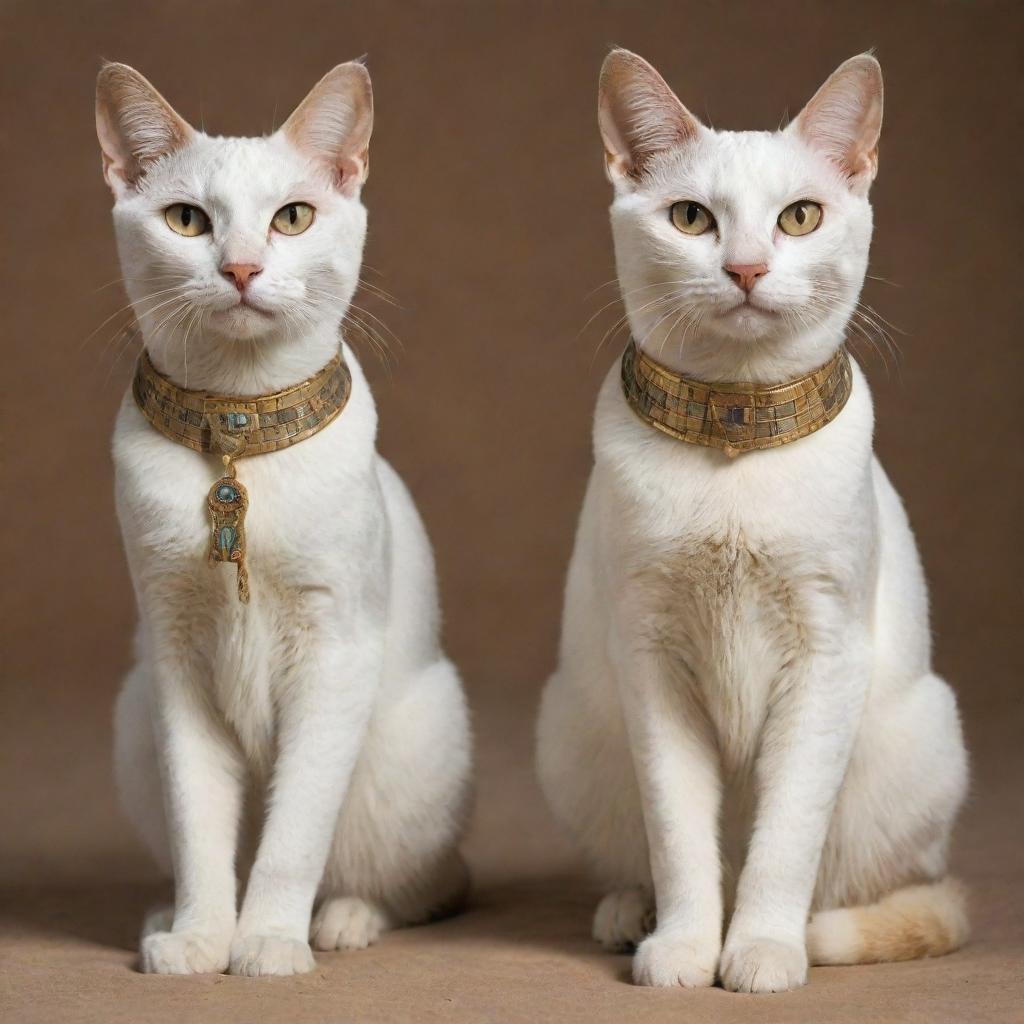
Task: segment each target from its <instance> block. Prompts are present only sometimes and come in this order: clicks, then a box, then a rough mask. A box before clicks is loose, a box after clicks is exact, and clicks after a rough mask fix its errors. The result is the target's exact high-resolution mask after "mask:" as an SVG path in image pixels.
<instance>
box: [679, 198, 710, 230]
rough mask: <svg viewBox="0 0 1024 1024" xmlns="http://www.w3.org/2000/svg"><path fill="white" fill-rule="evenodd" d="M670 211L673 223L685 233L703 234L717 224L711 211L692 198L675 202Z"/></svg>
mask: <svg viewBox="0 0 1024 1024" xmlns="http://www.w3.org/2000/svg"><path fill="white" fill-rule="evenodd" d="M669 213H670V215H671V217H672V223H673V224H674V225H675V226H676V227H677V228H678V229H679V230H680V231H682V233H683V234H684V235H703V234H704V232H705V231H710V230H711V228H713V227H714V226H715V218H714V217H712V216H711V211H710V210H707V209H705V208H704V207H703V206H701V205H700V203H695V202H694V201H693V200H692V199H684V200H682V201H681V202H678V203H673V204H672V209H671V210H670V211H669Z"/></svg>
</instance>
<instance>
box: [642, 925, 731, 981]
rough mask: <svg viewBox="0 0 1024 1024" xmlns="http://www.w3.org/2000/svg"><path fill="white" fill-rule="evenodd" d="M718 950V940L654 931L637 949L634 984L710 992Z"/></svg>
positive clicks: (716, 965)
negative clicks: (700, 989)
mask: <svg viewBox="0 0 1024 1024" xmlns="http://www.w3.org/2000/svg"><path fill="white" fill-rule="evenodd" d="M719 948H720V946H719V943H718V941H717V940H715V939H707V938H701V937H700V936H698V935H692V934H685V933H682V934H680V933H678V932H674V933H673V932H664V933H663V932H660V931H657V930H655V931H654V932H652V933H651V934H650V935H648V936H647V938H646V939H644V941H643V942H641V943H640V945H639V946H637V949H636V956H634V957H633V981H634V982H635V983H636V984H637V985H651V986H656V987H661V988H665V987H671V986H676V985H679V986H682V987H683V988H707V987H708V986H709V985H713V984H714V983H715V970H716V968H717V967H718V952H719Z"/></svg>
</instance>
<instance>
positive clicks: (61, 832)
mask: <svg viewBox="0 0 1024 1024" xmlns="http://www.w3.org/2000/svg"><path fill="white" fill-rule="evenodd" d="M104 710H105V709H103V708H101V707H95V708H93V709H92V710H90V711H87V712H83V713H82V715H81V716H80V730H79V731H78V732H77V733H76V734H74V735H73V736H70V737H69V736H64V738H63V740H62V748H61V749H60V750H57V751H54V750H48V749H47V743H46V740H47V729H46V726H45V723H43V722H42V718H43V715H44V713H45V712H44V711H42V710H41V711H40V713H39V716H38V718H37V720H36V721H34V722H33V721H32V720H31V719H28V720H26V721H25V725H26V729H25V730H23V731H22V732H21V733H20V735H19V736H17V737H14V738H13V739H12V742H11V743H10V744H8V747H7V749H6V753H7V754H8V755H9V756H10V761H11V765H10V766H11V768H12V769H13V778H14V783H13V784H11V782H10V779H11V776H8V777H7V778H8V784H7V785H6V786H5V787H4V797H5V798H6V800H5V802H6V810H7V812H8V813H7V815H5V827H4V833H3V834H4V848H3V853H4V858H5V863H4V864H3V865H2V866H3V868H4V877H5V878H8V879H14V880H16V882H17V884H11V883H8V884H7V886H6V887H5V888H4V890H3V891H2V892H0V1019H2V1020H3V1021H5V1022H8V1021H9V1022H12V1024H32V1022H36V1021H38V1022H47V1024H49V1022H60V1024H74V1022H78V1021H81V1022H88V1024H121V1022H125V1024H142V1022H146V1024H150V1022H163V1021H167V1022H175V1024H178V1022H183V1021H184V1022H188V1024H205V1022H210V1024H214V1022H216V1024H221V1022H225V1021H236V1020H237V1021H249V1020H259V1021H266V1022H269V1024H278V1022H281V1024H299V1022H305V1021H331V1022H348V1021H351V1022H358V1024H372V1022H377V1021H380V1022H388V1024H392V1022H405V1021H415V1022H431V1021H446V1022H467V1024H485V1022H492V1021H493V1022H519V1021H522V1022H524V1024H526V1022H529V1024H533V1022H542V1021H554V1022H570V1021H581V1022H582V1021H586V1022H588V1024H596V1022H601V1021H609V1022H612V1021H614V1022H616V1024H621V1022H623V1021H626V1022H631V1021H643V1022H644V1024H658V1022H661V1021H665V1022H666V1024H667V1022H672V1024H682V1022H684V1021H700V1022H703V1021H721V1022H723V1024H729V1022H733V1021H737V1022H738V1021H758V1022H768V1024H784V1022H787V1021H803V1022H806V1021H814V1022H823V1024H824V1022H855V1021H865V1022H868V1021H870V1022H872V1024H875V1022H880V1021H881V1022H897V1021H898V1022H920V1024H942V1022H954V1021H955V1022H964V1024H967V1022H970V1024H981V1022H988V1021H991V1022H1002V1024H1009V1022H1019V1021H1024V927H1022V909H1024V908H1022V899H1021V894H1022V893H1024V857H1022V854H1021V850H1022V843H1021V840H1022V838H1024V837H1022V828H1021V822H1022V820H1024V800H1022V797H1021V792H1020V787H1019V784H1018V782H1017V780H1019V779H1020V778H1021V777H1022V775H1024V752H1022V751H1021V750H1020V749H1019V747H1018V748H1017V749H1014V748H1013V746H1012V735H1013V734H1017V735H1019V721H1018V720H1017V719H1016V718H1015V717H1014V716H1013V715H1010V716H1006V717H1004V718H1002V719H1001V721H999V722H994V723H990V724H989V725H987V726H986V727H985V729H984V731H983V732H980V733H977V734H976V735H975V736H974V737H973V739H972V742H973V746H974V748H975V752H976V754H975V783H974V794H973V796H972V798H971V800H970V803H969V806H968V808H967V810H966V812H965V815H964V818H963V821H962V823H961V827H960V829H959V836H958V843H957V852H956V870H957V872H958V874H960V875H961V876H962V877H964V878H965V879H966V880H967V881H968V883H969V885H970V887H971V890H972V893H973V900H974V913H973V917H974V936H973V938H972V940H971V943H970V945H969V946H968V947H967V948H965V949H964V950H962V951H961V952H959V953H956V954H954V955H952V956H949V957H944V958H942V959H938V960H929V961H920V962H914V963H905V964H891V965H881V966H871V967H857V968H820V969H815V970H812V971H811V978H810V984H809V985H808V987H807V988H805V989H802V990H800V991H798V992H794V993H791V994H787V995H776V996H760V997H752V996H738V995H733V994H730V993H726V992H724V991H722V990H720V989H715V990H709V991H704V992H684V991H652V990H646V989H640V988H637V987H635V986H633V985H631V984H630V981H629V960H628V958H627V957H622V956H609V955H605V954H603V953H602V952H601V951H600V950H599V949H598V948H597V947H596V946H595V945H594V943H593V942H592V941H591V940H590V938H589V936H588V930H589V918H590V913H591V911H592V908H593V903H594V898H595V894H594V892H593V891H591V889H590V887H589V886H588V885H587V883H586V882H585V880H584V879H583V878H582V875H581V873H580V872H579V871H578V869H577V867H576V864H575V862H574V859H573V857H572V854H571V851H570V850H569V849H568V847H567V846H566V844H565V843H564V842H563V840H562V839H561V837H560V835H559V834H558V832H557V830H556V829H555V828H554V826H553V825H552V823H551V821H550V820H549V819H548V816H547V814H546V813H545V812H544V810H543V808H542V805H541V802H540V796H539V794H538V793H537V792H536V790H535V788H534V785H533V782H532V780H531V778H530V774H529V771H528V757H529V720H528V717H527V716H525V715H519V716H512V717H510V716H509V715H508V714H507V713H506V712H501V711H497V710H493V709H492V710H488V709H486V708H485V709H483V711H482V713H481V714H480V715H479V716H478V726H479V727H480V728H481V730H482V731H484V732H485V733H486V734H488V735H493V734H494V732H495V731H496V730H497V728H498V726H499V725H500V726H501V728H502V730H503V733H504V736H505V740H504V742H503V743H502V744H500V745H499V744H497V743H494V742H489V743H487V744H486V745H485V747H484V749H483V750H482V751H481V755H482V756H481V761H482V765H481V768H482V773H483V784H482V787H481V792H480V801H479V810H478V813H477V816H476V819H475V823H474V828H473V831H472V833H471V835H470V838H469V841H468V843H467V850H468V853H469V857H470V860H471V862H472V865H473V868H474V872H475V874H476V876H477V883H478V884H477V888H476V892H475V895H474V897H473V900H472V905H471V906H470V908H469V909H468V910H467V911H466V912H465V913H463V914H462V915H461V916H459V917H457V918H454V919H452V920H449V921H444V922H440V923H438V924H434V925H430V926H427V927H423V928H416V929H409V930H406V931H402V932H397V933H393V934H390V935H387V936H385V937H384V939H383V940H382V941H381V942H380V943H379V944H378V945H377V946H375V947H373V948H371V949H369V950H366V951H362V952H354V953H336V954H330V955H324V954H320V955H319V956H318V962H317V968H316V970H315V971H314V972H313V973H312V974H310V975H308V976H305V977H300V978H295V979H281V980H250V979H239V978H232V977H222V976H212V977H197V978H157V977H151V976H144V975H141V974H139V973H137V972H136V970H135V959H136V958H135V953H134V942H135V938H136V935H137V931H138V925H139V922H140V919H141V917H142V914H143V912H144V910H145V909H146V908H147V907H148V906H150V905H151V904H153V903H155V902H157V901H159V900H161V899H163V898H166V894H167V890H166V888H165V887H163V886H162V885H160V883H159V882H156V881H154V880H153V876H152V874H151V873H150V870H149V868H148V867H147V865H146V862H145V859H144V858H143V856H142V854H141V851H140V850H139V849H138V847H137V846H136V845H135V843H134V840H133V839H132V837H131V836H130V834H129V833H128V831H127V829H126V828H125V826H124V825H123V823H122V822H121V821H120V818H119V816H118V814H117V811H116V809H115V807H114V804H113V799H112V795H111V793H110V786H109V782H108V780H107V778H106V768H105V757H104V755H103V751H104V749H105V744H106V743H107V736H106V730H107V725H106V719H105V715H104ZM968 725H969V728H968V732H969V734H970V733H971V732H972V731H974V730H972V729H971V728H970V723H968ZM1007 750H1009V751H1011V752H1010V753H1006V751H1007ZM46 764H49V765H50V771H51V774H50V775H49V776H47V775H45V774H44V768H43V766H44V765H46ZM33 776H34V785H32V786H23V785H21V783H20V782H19V780H24V779H26V778H29V777H33ZM19 823H20V827H19Z"/></svg>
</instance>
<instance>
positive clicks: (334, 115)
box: [281, 61, 373, 196]
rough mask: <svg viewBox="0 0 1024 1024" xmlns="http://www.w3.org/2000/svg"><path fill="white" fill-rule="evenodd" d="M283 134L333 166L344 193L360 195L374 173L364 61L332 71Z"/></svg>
mask: <svg viewBox="0 0 1024 1024" xmlns="http://www.w3.org/2000/svg"><path fill="white" fill-rule="evenodd" d="M281 131H282V132H283V133H284V135H285V136H286V137H287V138H288V139H289V140H290V141H291V143H292V144H293V145H294V146H296V147H298V148H299V149H301V150H302V151H303V152H304V153H307V154H308V155H309V156H312V157H314V158H315V159H318V160H323V161H325V162H326V163H329V164H330V165H331V166H332V167H333V168H334V170H335V172H336V174H337V180H338V187H339V188H340V189H341V191H342V192H343V193H345V194H346V195H350V196H352V195H358V193H359V189H360V187H361V186H362V184H363V182H364V181H366V176H367V174H368V173H369V170H370V156H369V145H370V133H371V132H372V131H373V89H372V87H371V85H370V73H369V72H368V71H367V70H366V68H365V66H364V65H363V64H361V63H360V62H359V61H349V62H348V63H347V64H339V65H338V66H337V67H336V68H333V69H332V70H331V71H328V72H327V74H326V75H324V77H323V78H321V79H320V81H319V82H317V84H316V85H314V86H313V89H312V91H311V92H310V94H309V95H308V96H307V97H306V98H305V99H304V100H303V101H302V102H301V103H300V104H299V105H298V106H297V107H296V108H295V112H294V113H293V114H292V116H291V117H289V118H288V120H287V121H286V122H285V123H284V125H283V126H282V128H281Z"/></svg>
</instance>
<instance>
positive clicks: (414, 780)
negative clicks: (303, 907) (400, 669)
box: [311, 660, 471, 949]
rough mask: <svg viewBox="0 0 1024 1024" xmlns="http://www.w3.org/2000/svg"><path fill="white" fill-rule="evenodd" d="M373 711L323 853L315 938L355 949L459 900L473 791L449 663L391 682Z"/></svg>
mask: <svg viewBox="0 0 1024 1024" xmlns="http://www.w3.org/2000/svg"><path fill="white" fill-rule="evenodd" d="M386 685H387V688H388V691H389V692H388V693H387V694H385V695H383V696H382V700H381V702H380V704H379V705H378V708H377V710H376V711H375V713H374V718H373V721H372V722H371V724H370V727H369V730H368V732H367V736H366V740H365V743H364V745H363V749H362V752H361V754H360V757H359V761H358V763H357V765H356V768H355V771H354V772H353V775H352V781H351V784H350V786H349V791H348V793H347V795H346V797H345V802H344V804H343V806H342V809H341V814H340V815H339V820H338V827H337V829H336V831H335V837H334V843H333V846H332V849H331V854H330V856H329V858H328V863H327V869H326V871H325V875H324V880H323V884H322V886H321V894H322V895H321V900H320V903H319V907H318V909H317V912H316V914H315V915H314V919H313V924H312V929H311V942H312V944H313V946H315V947H316V948H317V949H361V948H363V947H365V946H367V945H369V944H371V943H372V942H374V941H375V940H376V939H377V938H378V937H379V936H380V935H381V934H382V933H383V932H385V931H388V930H390V929H391V928H397V927H401V926H403V925H411V924H420V923H423V922H425V921H429V920H432V919H435V918H437V917H441V916H444V915H446V914H450V913H453V912H455V911H456V910H458V909H459V908H460V906H461V905H462V903H463V901H464V899H465V896H466V893H467V890H468V887H469V874H468V871H467V869H466V865H465V863H464V862H463V860H462V857H461V855H460V854H459V852H458V849H457V843H458V840H459V838H460V837H461V834H462V831H463V829H464V826H465V822H466V818H467V816H468V811H469V802H470V798H471V787H470V758H471V740H470V732H469V721H468V715H467V710H466V704H465V698H464V696H463V694H462V688H461V685H460V683H459V678H458V675H457V673H456V670H455V667H454V666H453V665H452V664H451V662H449V661H447V660H440V661H437V662H435V663H434V664H432V665H429V666H427V667H426V668H423V669H420V670H419V671H416V672H412V673H410V674H409V676H408V677H407V678H404V679H401V680H397V681H391V682H389V683H388V684H386Z"/></svg>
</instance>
